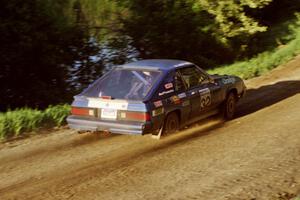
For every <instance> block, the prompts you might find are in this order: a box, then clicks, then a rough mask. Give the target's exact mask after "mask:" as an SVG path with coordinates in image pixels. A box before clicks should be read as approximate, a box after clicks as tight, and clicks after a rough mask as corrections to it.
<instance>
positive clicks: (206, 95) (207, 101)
mask: <svg viewBox="0 0 300 200" xmlns="http://www.w3.org/2000/svg"><path fill="white" fill-rule="evenodd" d="M199 93H200V107H201V109H203V108H205V107H208V106H210V105H211V94H210V89H209V88H204V89H202V90H199Z"/></svg>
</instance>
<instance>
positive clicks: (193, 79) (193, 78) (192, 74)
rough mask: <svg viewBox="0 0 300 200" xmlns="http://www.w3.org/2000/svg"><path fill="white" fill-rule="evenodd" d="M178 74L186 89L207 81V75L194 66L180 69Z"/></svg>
mask: <svg viewBox="0 0 300 200" xmlns="http://www.w3.org/2000/svg"><path fill="white" fill-rule="evenodd" d="M180 74H181V76H182V78H183V80H184V82H185V84H186V86H187V88H188V89H189V88H193V87H195V86H199V85H201V84H203V83H206V81H207V80H208V77H207V75H206V74H204V73H203V72H202V71H200V69H198V68H197V67H196V66H189V67H185V68H182V69H180Z"/></svg>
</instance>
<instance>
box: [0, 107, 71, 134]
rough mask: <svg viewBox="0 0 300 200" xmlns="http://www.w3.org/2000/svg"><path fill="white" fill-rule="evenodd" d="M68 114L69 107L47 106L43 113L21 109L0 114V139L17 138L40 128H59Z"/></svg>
mask: <svg viewBox="0 0 300 200" xmlns="http://www.w3.org/2000/svg"><path fill="white" fill-rule="evenodd" d="M69 113H70V106H69V105H57V106H49V107H48V108H47V109H46V110H44V111H40V110H37V109H30V108H22V109H17V110H14V111H7V112H6V113H0V139H5V138H8V137H12V136H18V135H20V134H22V133H24V132H30V131H34V130H37V129H38V128H41V127H53V126H61V125H62V124H63V123H65V119H66V117H67V116H68V115H69Z"/></svg>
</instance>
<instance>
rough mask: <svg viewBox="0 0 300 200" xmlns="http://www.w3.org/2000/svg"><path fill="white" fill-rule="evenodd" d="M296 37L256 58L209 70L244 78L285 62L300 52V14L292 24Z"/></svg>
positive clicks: (260, 73) (258, 74) (264, 71)
mask: <svg viewBox="0 0 300 200" xmlns="http://www.w3.org/2000/svg"><path fill="white" fill-rule="evenodd" d="M291 30H292V35H291V36H290V37H293V38H294V39H293V40H291V41H290V42H288V43H287V44H285V45H280V46H279V47H277V48H276V49H274V50H272V51H267V52H263V53H261V54H259V55H257V56H256V57H254V58H251V59H250V60H246V61H240V62H236V63H233V64H231V65H227V66H221V67H217V68H215V69H211V70H208V73H210V74H230V75H236V76H239V77H241V78H243V79H249V78H253V77H256V76H260V75H262V74H264V73H266V72H268V71H270V70H271V69H273V68H275V67H277V66H279V65H281V64H284V63H286V62H288V61H289V60H291V59H292V58H294V57H295V56H296V55H298V54H299V53H300V15H298V21H297V22H296V23H295V24H293V25H291Z"/></svg>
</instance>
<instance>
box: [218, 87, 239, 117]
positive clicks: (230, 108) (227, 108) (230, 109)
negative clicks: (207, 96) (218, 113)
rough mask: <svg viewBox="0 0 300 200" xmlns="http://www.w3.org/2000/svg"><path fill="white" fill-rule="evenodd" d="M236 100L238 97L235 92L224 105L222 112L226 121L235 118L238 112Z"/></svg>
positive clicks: (230, 94) (231, 93)
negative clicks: (236, 111)
mask: <svg viewBox="0 0 300 200" xmlns="http://www.w3.org/2000/svg"><path fill="white" fill-rule="evenodd" d="M236 99H237V98H236V95H235V94H234V93H233V92H230V93H229V95H228V96H227V98H226V100H225V102H224V104H223V108H222V112H223V116H224V118H225V119H226V120H231V119H233V117H234V114H235V110H236Z"/></svg>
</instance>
